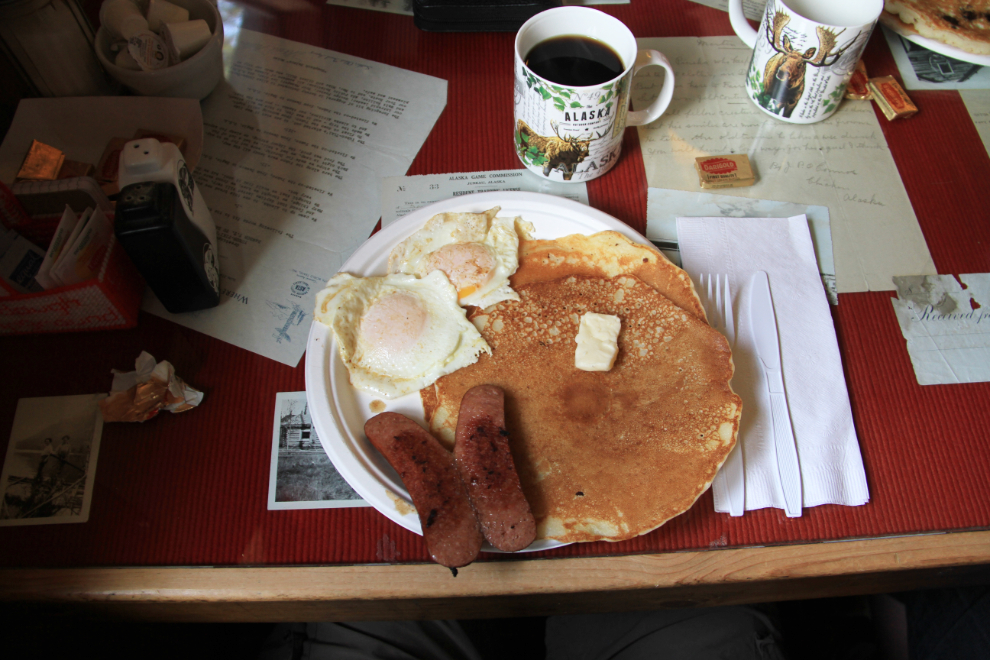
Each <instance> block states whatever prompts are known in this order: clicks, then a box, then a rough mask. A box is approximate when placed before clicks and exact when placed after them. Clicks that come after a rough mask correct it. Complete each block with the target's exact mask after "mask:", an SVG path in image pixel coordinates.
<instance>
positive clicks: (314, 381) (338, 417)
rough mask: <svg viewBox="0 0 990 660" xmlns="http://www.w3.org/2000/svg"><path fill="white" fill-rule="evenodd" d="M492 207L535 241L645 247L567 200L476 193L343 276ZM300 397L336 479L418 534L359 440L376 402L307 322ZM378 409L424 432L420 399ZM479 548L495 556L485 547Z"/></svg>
mask: <svg viewBox="0 0 990 660" xmlns="http://www.w3.org/2000/svg"><path fill="white" fill-rule="evenodd" d="M493 206H500V207H501V209H502V210H501V211H499V215H500V216H517V215H520V216H522V217H523V218H524V219H525V220H528V221H529V222H531V223H533V225H534V227H535V232H534V237H535V238H557V237H560V236H566V235H568V234H593V233H595V232H599V231H605V230H614V231H617V232H619V233H621V234H623V235H624V236H627V237H628V238H630V239H632V240H634V241H636V242H639V243H644V244H649V241H647V240H646V239H645V238H643V236H641V235H640V234H638V233H637V232H635V231H633V230H632V229H631V228H630V227H629V226H628V225H626V224H625V223H623V222H620V221H619V220H616V219H615V218H613V217H612V216H610V215H607V214H605V213H602V212H601V211H597V210H595V209H593V208H591V207H588V206H585V205H584V204H579V203H578V202H574V201H571V200H568V199H562V198H560V197H554V196H551V195H543V194H539V193H528V192H492V193H477V194H473V195H467V196H465V197H457V198H454V199H449V200H445V201H443V202H438V203H436V204H432V205H430V206H427V207H424V208H422V209H419V210H417V211H414V212H412V213H410V214H409V215H407V216H405V217H403V218H401V219H400V220H398V221H396V222H394V223H393V224H391V225H389V226H388V227H386V228H385V229H383V230H382V231H380V232H378V233H377V234H375V235H374V236H372V237H371V238H370V239H369V240H368V241H367V242H366V243H364V245H362V246H361V247H359V248H358V249H357V251H355V252H354V254H353V255H351V258H350V259H348V260H347V261H346V262H345V263H344V265H343V267H341V271H343V272H347V273H351V274H352V275H359V276H365V277H367V276H373V275H385V274H386V272H387V264H388V254H389V252H390V251H391V250H392V248H393V247H394V246H395V245H396V244H397V243H398V242H399V241H401V240H403V239H404V238H406V237H407V236H409V235H410V234H412V233H413V232H415V231H416V230H417V229H419V228H420V227H422V226H423V225H424V224H425V223H426V221H427V220H429V219H430V218H431V217H432V216H434V215H436V214H437V213H445V212H471V213H480V212H482V211H486V210H488V209H490V208H492V207H493ZM306 398H307V400H308V402H309V413H310V417H311V419H312V420H313V424H314V425H315V426H316V432H317V434H318V435H319V436H320V442H321V443H322V444H323V449H324V450H325V451H326V452H327V455H328V456H329V457H330V460H331V461H332V462H333V464H334V466H335V467H336V468H337V471H338V472H340V475H341V476H342V477H344V479H345V480H346V481H347V483H349V484H350V485H351V487H353V488H354V490H355V491H357V493H358V494H359V495H360V496H361V497H363V498H364V499H365V501H367V502H368V504H370V505H371V506H373V507H375V508H376V509H377V510H378V511H379V512H381V513H382V514H383V515H385V516H386V517H387V518H389V519H391V520H392V521H394V522H396V523H398V524H399V525H402V526H403V527H405V528H406V529H408V530H410V531H412V532H415V533H417V534H422V530H421V528H420V524H419V518H418V516H417V515H416V512H415V510H414V509H413V508H412V500H411V499H410V498H409V493H408V492H407V491H406V489H405V487H403V485H402V481H401V480H400V479H399V476H398V474H396V472H395V471H394V470H393V469H392V468H391V466H390V465H389V464H388V463H387V462H386V461H385V459H384V458H382V456H381V455H380V454H379V453H378V451H377V450H375V449H374V447H372V446H371V444H370V443H369V442H368V440H367V438H366V437H365V435H364V423H365V422H366V421H367V420H368V419H370V418H371V417H373V416H374V415H375V413H373V412H371V403H372V401H375V400H376V399H378V397H375V396H373V395H370V394H367V393H365V392H360V391H358V390H355V389H354V388H353V387H351V384H350V381H349V380H348V377H347V368H346V367H345V366H344V363H343V362H341V360H340V357H339V356H338V353H337V346H336V343H335V342H334V339H333V333H332V332H331V331H330V329H329V328H328V327H327V326H325V325H323V324H322V323H319V322H314V323H313V325H312V327H311V329H310V333H309V343H308V345H307V348H306ZM379 400H380V399H379ZM384 403H385V404H386V409H387V410H388V411H390V412H398V413H402V414H405V415H408V416H409V417H411V418H413V419H415V420H416V421H418V422H419V423H420V424H423V425H424V426H425V421H424V413H423V405H422V402H421V401H420V398H419V394H418V393H416V394H410V395H407V396H404V397H401V398H398V399H393V400H391V401H385V402H384ZM561 545H566V544H564V543H560V542H558V541H550V540H541V541H536V542H535V543H533V544H532V545H531V546H530V547H529V548H527V549H526V550H524V551H523V552H533V551H538V550H548V549H550V548H556V547H560V546H561ZM483 550H486V551H489V552H491V551H494V549H493V548H491V547H490V546H488V545H487V544H486V545H485V547H484V548H483Z"/></svg>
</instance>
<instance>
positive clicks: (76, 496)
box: [0, 394, 106, 526]
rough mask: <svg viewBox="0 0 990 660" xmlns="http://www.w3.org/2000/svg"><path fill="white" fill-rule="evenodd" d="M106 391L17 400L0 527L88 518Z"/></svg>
mask: <svg viewBox="0 0 990 660" xmlns="http://www.w3.org/2000/svg"><path fill="white" fill-rule="evenodd" d="M105 396H106V395H105V394H84V395H79V396H59V397H43V398H33V399H20V400H19V401H18V402H17V411H16V412H15V413H14V426H13V428H12V429H11V433H10V443H9V444H8V445H7V456H6V458H5V459H4V462H3V472H2V473H0V484H2V486H0V487H2V488H3V501H2V502H0V525H7V526H10V525H45V524H55V523H70V522H86V521H87V520H88V519H89V504H90V500H91V499H92V495H93V479H94V477H95V476H96V457H97V455H98V453H99V450H100V435H101V434H102V431H103V418H102V417H101V416H100V410H99V407H98V405H97V402H98V401H99V400H100V399H102V398H103V397H105Z"/></svg>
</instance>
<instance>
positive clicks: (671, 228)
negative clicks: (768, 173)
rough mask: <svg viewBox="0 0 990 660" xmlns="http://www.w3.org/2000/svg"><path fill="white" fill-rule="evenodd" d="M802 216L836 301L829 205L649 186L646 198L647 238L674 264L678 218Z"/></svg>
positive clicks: (832, 299)
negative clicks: (808, 228)
mask: <svg viewBox="0 0 990 660" xmlns="http://www.w3.org/2000/svg"><path fill="white" fill-rule="evenodd" d="M797 215H804V216H806V217H807V218H808V224H809V226H810V229H811V241H812V243H813V244H814V246H815V257H816V258H817V259H818V271H819V273H820V274H821V277H822V285H823V286H824V287H825V295H826V296H827V297H828V301H829V302H830V303H831V304H833V305H838V304H839V296H838V291H836V288H835V262H834V260H833V258H832V226H831V223H830V222H829V216H828V208H826V207H824V206H807V205H804V204H791V203H790V202H773V201H770V200H766V199H746V198H741V197H733V196H731V195H719V194H715V193H708V192H685V191H683V190H664V189H661V188H649V189H648V190H647V197H646V237H647V238H648V239H650V242H651V243H653V245H655V246H656V247H657V248H658V249H659V250H660V251H661V252H663V253H664V255H665V256H666V257H667V258H668V259H670V260H671V261H672V262H674V264H676V265H678V266H680V265H681V252H680V245H679V243H678V240H677V218H680V217H683V218H691V217H697V218H703V217H719V216H721V217H726V218H790V217H792V216H797Z"/></svg>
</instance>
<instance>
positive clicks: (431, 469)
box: [364, 412, 484, 575]
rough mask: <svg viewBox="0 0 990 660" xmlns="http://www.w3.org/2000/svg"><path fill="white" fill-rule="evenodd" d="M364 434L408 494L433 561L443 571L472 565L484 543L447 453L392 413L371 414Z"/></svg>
mask: <svg viewBox="0 0 990 660" xmlns="http://www.w3.org/2000/svg"><path fill="white" fill-rule="evenodd" d="M364 432H365V434H366V435H367V436H368V439H369V440H371V444H373V445H374V446H375V449H377V450H378V451H380V452H381V453H382V455H383V456H384V457H385V460H387V461H388V462H389V465H391V466H392V467H393V468H395V471H396V472H398V473H399V476H400V477H401V478H402V483H403V484H405V486H406V489H407V490H408V491H409V496H410V497H412V501H413V504H414V505H415V506H416V512H417V513H418V514H419V522H420V525H422V527H423V538H424V539H425V540H426V547H427V549H428V550H429V551H430V556H431V557H432V558H433V561H435V562H437V563H438V564H440V565H442V566H447V567H448V568H458V567H460V566H467V565H468V564H470V563H471V562H472V561H474V559H475V558H476V557H477V556H478V551H479V550H481V542H482V541H483V540H484V539H483V537H482V534H481V528H480V527H479V525H478V519H477V517H476V516H475V515H474V510H473V509H472V508H471V501H470V500H469V499H468V494H467V491H466V490H465V488H464V484H463V483H461V479H460V476H459V475H458V473H457V467H456V466H455V465H454V456H453V454H451V453H450V452H449V451H447V450H446V449H444V448H443V446H442V445H441V444H440V443H439V442H437V440H436V438H434V437H433V436H432V435H430V434H429V433H428V432H427V431H426V430H424V429H423V427H421V426H420V425H419V424H417V423H416V422H414V421H413V420H411V419H409V418H408V417H406V416H405V415H400V414H398V413H391V412H386V413H382V414H380V415H375V416H374V417H372V418H371V419H369V420H368V421H367V423H365V425H364ZM454 575H457V573H456V572H455V573H454Z"/></svg>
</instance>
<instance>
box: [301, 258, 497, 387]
mask: <svg viewBox="0 0 990 660" xmlns="http://www.w3.org/2000/svg"><path fill="white" fill-rule="evenodd" d="M315 318H316V320H317V321H319V322H320V323H323V324H324V325H327V326H329V327H330V328H331V329H332V330H333V334H334V337H335V338H336V340H337V346H338V349H339V353H340V359H341V360H342V361H343V362H344V364H345V365H346V366H347V371H348V374H349V376H350V381H351V385H353V386H354V387H355V388H357V389H359V390H363V391H365V392H370V393H372V394H376V395H378V396H381V397H384V398H386V399H394V398H396V397H400V396H403V395H405V394H410V393H412V392H416V391H418V390H420V389H422V388H424V387H426V386H427V385H432V384H433V383H434V382H435V381H436V380H437V379H438V378H439V377H440V376H444V375H446V374H449V373H451V372H453V371H456V370H458V369H460V368H462V367H466V366H468V365H469V364H473V363H474V362H476V361H477V360H478V355H479V354H481V353H482V352H485V353H491V348H489V346H488V343H487V342H486V341H485V340H484V339H483V338H482V336H481V335H480V334H479V333H478V330H477V328H475V327H474V325H473V324H472V323H471V322H470V321H468V320H467V316H466V313H465V310H464V308H463V307H461V306H460V305H458V304H457V290H456V289H455V288H454V286H453V285H452V284H451V283H450V281H449V280H448V279H447V276H446V275H444V273H443V272H442V271H440V270H435V271H432V272H430V273H428V274H426V275H425V276H424V277H422V278H417V277H416V276H414V275H408V274H389V275H386V276H384V277H355V276H353V275H349V274H347V273H338V274H337V275H335V276H334V277H333V278H331V279H330V281H329V282H327V286H326V288H324V289H323V290H322V291H320V292H319V293H318V294H317V296H316V311H315Z"/></svg>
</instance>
